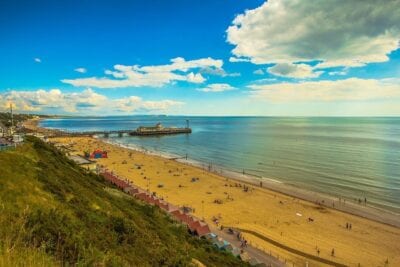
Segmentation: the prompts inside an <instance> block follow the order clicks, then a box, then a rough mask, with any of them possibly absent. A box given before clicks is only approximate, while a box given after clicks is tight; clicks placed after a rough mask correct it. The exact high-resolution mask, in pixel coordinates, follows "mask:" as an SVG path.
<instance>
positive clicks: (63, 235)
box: [0, 138, 244, 266]
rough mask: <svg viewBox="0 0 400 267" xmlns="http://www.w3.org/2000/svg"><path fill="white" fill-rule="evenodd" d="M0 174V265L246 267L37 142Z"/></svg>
mask: <svg viewBox="0 0 400 267" xmlns="http://www.w3.org/2000/svg"><path fill="white" fill-rule="evenodd" d="M0 168H1V170H0V211H1V213H0V266H54V265H77V266H99V265H101V266H188V265H190V263H191V261H192V259H197V260H199V261H200V262H202V263H203V264H205V265H207V266H242V265H244V263H242V262H241V261H239V260H238V259H236V258H234V257H233V256H231V255H230V254H227V253H224V252H220V251H218V250H216V249H215V248H214V247H213V246H212V245H211V244H209V243H208V242H206V241H204V240H200V239H197V238H195V237H191V236H190V235H189V234H188V233H187V231H186V230H185V228H184V227H182V226H181V225H179V224H176V223H175V222H174V221H172V220H171V219H170V218H169V217H168V216H167V215H166V214H165V213H164V212H162V211H161V210H160V209H159V208H157V207H153V206H149V205H145V204H143V203H141V202H138V201H136V200H134V199H132V198H127V197H125V195H124V194H123V193H121V192H118V191H117V190H115V189H112V188H111V185H109V184H108V183H107V182H106V181H105V180H104V179H103V178H101V177H99V176H96V175H94V174H90V173H86V172H85V171H84V170H82V169H80V168H79V167H77V166H76V165H75V164H74V163H73V162H71V161H69V160H68V159H67V158H66V157H64V156H63V155H62V154H61V153H60V152H58V151H57V150H55V149H54V148H53V147H51V146H49V145H47V144H45V143H43V142H41V141H39V140H38V139H36V138H28V139H27V142H26V144H24V145H23V146H20V147H18V148H17V149H16V150H14V151H3V152H0Z"/></svg>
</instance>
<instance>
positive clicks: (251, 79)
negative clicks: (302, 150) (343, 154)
mask: <svg viewBox="0 0 400 267" xmlns="http://www.w3.org/2000/svg"><path fill="white" fill-rule="evenodd" d="M339 2H341V3H339ZM398 4H399V1H392V0H384V1H382V2H380V5H376V4H375V2H374V1H365V3H363V4H362V5H360V4H359V2H358V1H341V0H339V1H338V3H336V4H332V3H326V2H325V3H323V2H320V3H317V4H315V2H313V1H311V0H303V1H299V0H292V1H289V0H271V1H268V2H264V1H249V0H248V1H1V2H0V36H1V41H0V110H5V109H6V108H7V106H9V104H10V103H13V105H14V106H15V108H16V109H17V111H19V112H31V113H54V114H80V115H82V114H91V115H93V114H94V115H107V114H138V113H140V114H143V113H150V114H154V113H155V114H188V115H266V116H269V115H274V116H276V115H278V116H279V115H281V116H319V115H321V116H342V115H343V116H375V115H376V116H386V115H393V116H396V115H400V86H399V84H400V83H399V78H398V77H400V75H399V74H400V51H399V40H400V26H399V25H400V15H398V12H396V8H395V6H396V5H397V7H398ZM282 11H285V12H282ZM318 14H319V15H318ZM321 14H322V15H321Z"/></svg>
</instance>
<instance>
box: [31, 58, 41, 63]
mask: <svg viewBox="0 0 400 267" xmlns="http://www.w3.org/2000/svg"><path fill="white" fill-rule="evenodd" d="M33 60H34V61H35V62H37V63H41V62H42V60H41V59H40V58H38V57H36V58H34V59H33Z"/></svg>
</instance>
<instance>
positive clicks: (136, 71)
mask: <svg viewBox="0 0 400 267" xmlns="http://www.w3.org/2000/svg"><path fill="white" fill-rule="evenodd" d="M222 65H223V61H222V60H216V59H212V58H209V57H208V58H202V59H197V60H189V61H186V60H185V59H184V58H181V57H178V58H174V59H171V63H170V64H167V65H155V66H139V65H133V66H125V65H115V66H114V70H106V71H105V74H106V75H108V76H107V77H100V78H98V77H89V78H79V79H64V80H61V81H62V82H64V83H68V84H71V85H73V86H84V87H86V86H89V87H97V88H122V87H142V86H152V87H161V86H164V85H166V84H168V83H171V82H175V81H185V82H190V83H203V82H204V81H205V78H204V77H203V76H202V75H201V73H200V71H201V70H202V69H204V68H208V69H213V70H222Z"/></svg>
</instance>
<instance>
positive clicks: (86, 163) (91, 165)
mask: <svg viewBox="0 0 400 267" xmlns="http://www.w3.org/2000/svg"><path fill="white" fill-rule="evenodd" d="M68 158H69V159H70V160H72V161H74V162H75V163H76V164H77V165H79V166H80V167H82V168H84V169H86V170H88V171H96V169H97V164H96V162H95V161H91V160H88V159H86V158H84V157H81V156H79V155H69V156H68Z"/></svg>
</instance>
